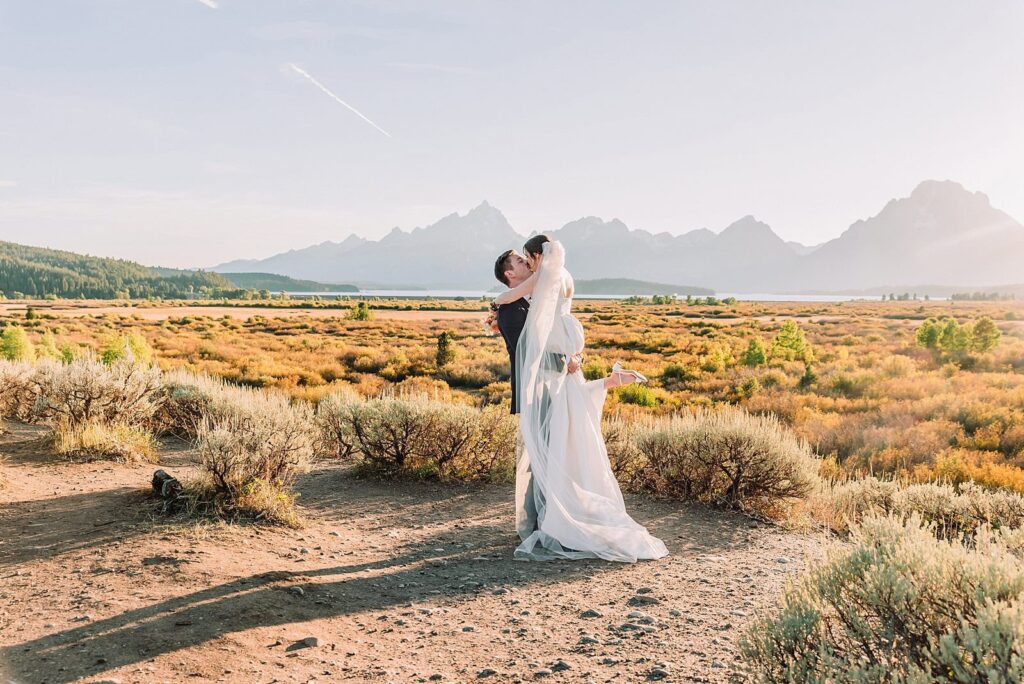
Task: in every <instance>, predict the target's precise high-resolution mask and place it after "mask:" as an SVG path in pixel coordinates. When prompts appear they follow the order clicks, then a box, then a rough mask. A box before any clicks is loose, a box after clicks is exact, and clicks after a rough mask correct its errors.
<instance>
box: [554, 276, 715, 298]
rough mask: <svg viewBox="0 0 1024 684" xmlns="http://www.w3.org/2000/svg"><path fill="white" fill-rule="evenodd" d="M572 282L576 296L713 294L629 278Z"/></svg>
mask: <svg viewBox="0 0 1024 684" xmlns="http://www.w3.org/2000/svg"><path fill="white" fill-rule="evenodd" d="M573 280H574V285H575V288H576V294H578V295H672V294H677V295H680V296H683V297H685V296H686V295H694V296H699V297H707V296H710V295H713V294H715V291H714V290H709V289H707V288H704V287H693V286H692V285H666V284H664V283H648V282H645V281H643V280H632V279H631V278H599V279H597V280H575V279H573Z"/></svg>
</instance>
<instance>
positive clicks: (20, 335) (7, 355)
mask: <svg viewBox="0 0 1024 684" xmlns="http://www.w3.org/2000/svg"><path fill="white" fill-rule="evenodd" d="M35 358H36V349H35V347H34V346H33V344H32V340H30V339H29V338H28V333H26V332H25V330H24V329H23V328H22V327H21V326H19V325H9V326H7V327H6V328H4V329H3V332H0V359H7V360H8V361H34V360H35Z"/></svg>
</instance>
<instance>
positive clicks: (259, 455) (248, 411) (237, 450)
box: [194, 391, 314, 525]
mask: <svg viewBox="0 0 1024 684" xmlns="http://www.w3.org/2000/svg"><path fill="white" fill-rule="evenodd" d="M221 399H222V400H221V401H219V402H214V403H212V404H208V405H207V406H212V407H213V409H214V410H211V411H209V413H207V414H205V415H204V418H203V420H202V422H200V423H199V429H198V434H197V436H196V462H197V465H198V466H199V467H200V468H201V470H202V471H203V473H204V481H203V482H202V483H201V484H200V485H198V486H196V487H194V491H195V496H196V497H197V499H198V500H199V502H200V503H201V504H202V505H204V506H207V507H210V508H212V509H213V510H214V511H216V512H217V513H218V514H219V515H227V516H229V517H234V516H241V517H247V518H253V519H256V520H266V521H270V522H278V523H284V524H289V525H296V524H297V517H296V515H295V512H294V506H293V501H294V496H293V495H292V494H291V493H290V489H289V488H290V486H291V484H292V483H293V481H294V479H295V476H296V475H297V474H298V473H299V472H301V471H303V470H304V469H306V468H307V467H308V466H309V463H310V461H311V459H312V456H313V447H314V430H313V425H312V422H313V421H312V417H313V415H312V409H311V408H310V407H309V405H308V404H305V403H300V404H295V405H292V404H290V403H289V402H288V399H287V398H286V397H285V396H283V395H281V394H277V393H270V392H255V391H249V392H245V391H241V392H237V393H235V394H233V395H231V399H232V401H223V397H222V398H221ZM204 485H205V486H204Z"/></svg>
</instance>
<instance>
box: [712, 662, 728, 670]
mask: <svg viewBox="0 0 1024 684" xmlns="http://www.w3.org/2000/svg"><path fill="white" fill-rule="evenodd" d="M711 667H713V668H714V669H716V670H721V669H723V668H724V667H725V663H723V662H721V661H718V660H712V661H711Z"/></svg>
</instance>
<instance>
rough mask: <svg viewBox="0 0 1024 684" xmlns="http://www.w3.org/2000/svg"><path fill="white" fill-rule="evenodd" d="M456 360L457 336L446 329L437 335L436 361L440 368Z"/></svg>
mask: <svg viewBox="0 0 1024 684" xmlns="http://www.w3.org/2000/svg"><path fill="white" fill-rule="evenodd" d="M454 360H455V337H454V336H453V335H452V334H451V333H450V332H448V331H447V330H445V331H444V332H442V333H441V334H440V335H438V336H437V355H436V356H435V362H436V363H437V367H438V368H443V367H444V366H447V365H448V364H449V363H451V362H452V361H454Z"/></svg>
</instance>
